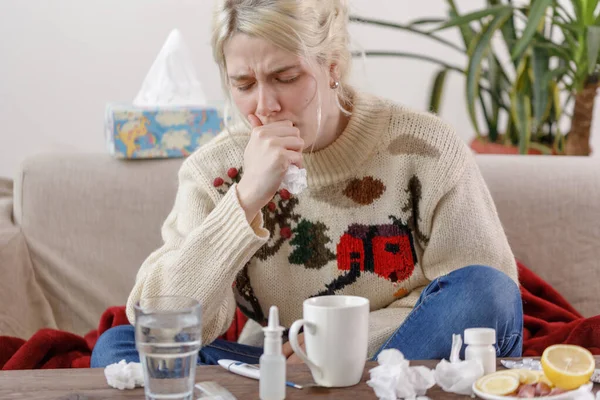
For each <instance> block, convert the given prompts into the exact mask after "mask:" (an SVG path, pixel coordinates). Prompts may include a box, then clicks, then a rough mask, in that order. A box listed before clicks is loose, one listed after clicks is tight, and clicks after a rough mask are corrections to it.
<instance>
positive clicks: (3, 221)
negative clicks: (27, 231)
mask: <svg viewBox="0 0 600 400" xmlns="http://www.w3.org/2000/svg"><path fill="white" fill-rule="evenodd" d="M12 186H13V185H12V181H9V180H6V179H0V276H2V279H0V304H1V305H2V306H1V307H0V336H4V335H5V336H15V337H20V338H29V337H30V336H31V335H32V334H33V333H35V332H36V331H37V330H38V329H40V328H43V327H50V328H54V327H56V324H55V322H54V317H53V315H52V310H51V308H50V305H49V304H48V301H47V300H46V298H45V296H44V294H43V292H42V290H41V288H40V286H39V284H38V282H37V280H36V277H35V274H34V272H33V268H32V265H31V259H30V256H29V249H28V247H27V243H26V242H25V238H24V236H23V234H22V232H21V229H20V227H19V226H17V225H15V224H14V222H13V218H12V217H13V195H12Z"/></svg>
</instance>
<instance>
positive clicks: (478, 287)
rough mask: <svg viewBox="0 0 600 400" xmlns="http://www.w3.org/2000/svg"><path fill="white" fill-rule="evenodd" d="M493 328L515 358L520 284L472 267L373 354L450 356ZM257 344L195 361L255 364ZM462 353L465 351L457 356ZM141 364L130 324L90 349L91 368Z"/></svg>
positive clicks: (430, 296)
mask: <svg viewBox="0 0 600 400" xmlns="http://www.w3.org/2000/svg"><path fill="white" fill-rule="evenodd" d="M471 327H484V328H494V329H495V330H496V337H497V340H496V355H497V356H498V357H519V356H521V349H522V344H523V306H522V303H521V294H520V292H519V288H518V286H517V285H516V284H515V283H514V282H513V281H512V280H511V279H510V278H509V277H508V276H506V275H505V274H503V273H502V272H500V271H498V270H496V269H494V268H490V267H483V266H470V267H465V268H461V269H459V270H456V271H453V272H451V273H449V274H448V275H445V276H442V277H439V278H437V279H435V280H433V281H432V282H431V283H430V284H429V285H428V286H427V287H426V288H425V289H424V290H423V292H422V293H421V296H420V297H419V300H418V301H417V304H416V306H415V308H414V309H413V310H412V312H411V313H410V314H409V315H408V317H407V318H406V320H405V321H404V323H403V324H402V325H401V326H400V327H399V328H398V329H397V330H396V331H395V332H394V333H393V334H392V335H391V336H390V338H389V339H388V340H387V342H385V343H384V344H383V346H382V347H381V349H379V351H378V352H377V354H376V355H375V357H374V358H373V359H376V357H377V355H378V354H379V352H381V351H382V350H385V349H391V348H396V349H399V350H400V351H402V353H403V354H404V356H405V357H406V358H407V359H408V360H427V359H442V358H446V359H447V358H448V357H449V355H450V348H451V345H452V334H453V333H461V334H462V333H463V331H464V330H465V329H466V328H471ZM261 355H262V348H261V347H252V346H247V345H243V344H239V343H235V342H227V341H225V340H221V339H217V340H215V341H214V342H212V343H211V344H209V345H207V346H204V347H203V348H202V349H201V350H200V353H199V358H198V363H199V364H203V365H214V364H216V363H217V361H218V360H219V359H223V358H227V359H231V360H238V361H241V362H246V363H249V364H258V361H259V360H258V359H259V357H260V356H261ZM461 356H462V357H464V350H463V352H462V354H461ZM123 359H124V360H126V361H127V362H130V361H135V362H139V355H138V352H137V350H136V348H135V333H134V328H133V326H131V325H123V326H117V327H115V328H112V329H109V330H108V331H106V332H104V334H102V336H100V338H99V339H98V342H97V343H96V346H95V347H94V351H93V352H92V359H91V366H92V368H96V367H105V366H107V365H109V364H113V363H116V362H119V361H120V360H123Z"/></svg>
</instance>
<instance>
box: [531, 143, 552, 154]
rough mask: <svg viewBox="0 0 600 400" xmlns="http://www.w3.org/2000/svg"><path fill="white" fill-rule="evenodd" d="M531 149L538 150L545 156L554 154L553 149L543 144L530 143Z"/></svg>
mask: <svg viewBox="0 0 600 400" xmlns="http://www.w3.org/2000/svg"><path fill="white" fill-rule="evenodd" d="M529 148H531V149H534V150H538V151H539V152H540V153H542V154H543V155H545V156H549V155H551V154H552V148H551V147H550V146H546V145H545V144H543V143H537V142H531V143H529Z"/></svg>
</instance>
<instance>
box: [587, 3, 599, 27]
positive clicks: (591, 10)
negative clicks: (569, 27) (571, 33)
mask: <svg viewBox="0 0 600 400" xmlns="http://www.w3.org/2000/svg"><path fill="white" fill-rule="evenodd" d="M587 2H588V3H587V8H586V10H585V24H586V25H587V26H591V25H594V23H595V19H596V17H595V16H594V14H595V11H596V7H598V0H587Z"/></svg>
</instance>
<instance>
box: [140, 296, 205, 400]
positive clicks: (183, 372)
mask: <svg viewBox="0 0 600 400" xmlns="http://www.w3.org/2000/svg"><path fill="white" fill-rule="evenodd" d="M136 313H137V314H136V324H135V325H136V347H137V350H138V352H139V354H140V361H141V363H142V368H143V370H144V385H145V391H146V399H150V400H155V399H156V400H163V399H165V400H166V399H169V400H184V399H185V400H187V399H193V391H194V379H195V375H196V363H197V361H198V351H199V350H200V345H201V337H202V336H201V333H202V328H201V315H200V305H199V304H198V303H197V302H196V301H195V300H191V299H186V298H180V297H179V298H178V297H162V298H151V299H142V300H141V301H140V302H139V303H138V307H137V308H136Z"/></svg>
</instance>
